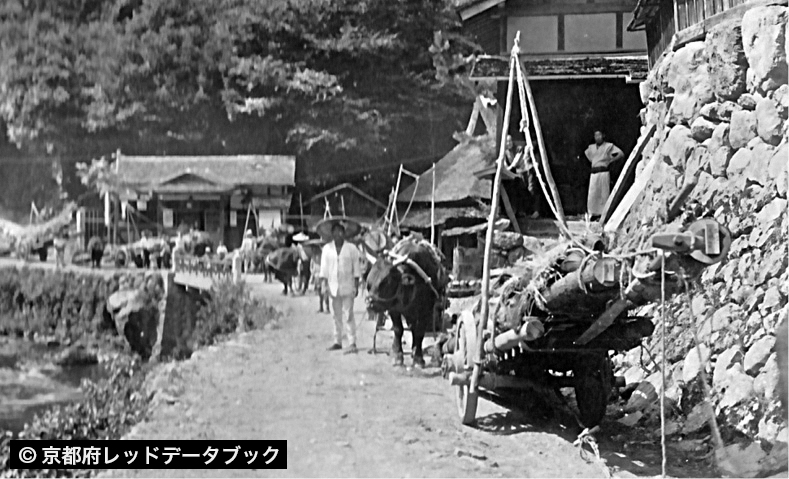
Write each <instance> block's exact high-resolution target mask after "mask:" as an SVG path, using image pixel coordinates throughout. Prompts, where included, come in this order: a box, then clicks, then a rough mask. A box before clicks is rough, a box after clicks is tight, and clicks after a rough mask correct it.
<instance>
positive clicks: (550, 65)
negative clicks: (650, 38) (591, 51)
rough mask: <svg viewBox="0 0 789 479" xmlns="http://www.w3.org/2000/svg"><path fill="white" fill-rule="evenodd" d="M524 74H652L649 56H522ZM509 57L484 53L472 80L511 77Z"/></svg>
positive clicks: (631, 76)
mask: <svg viewBox="0 0 789 479" xmlns="http://www.w3.org/2000/svg"><path fill="white" fill-rule="evenodd" d="M521 63H522V64H523V69H524V73H526V75H529V76H534V77H552V76H556V77H567V76H576V77H578V78H583V77H584V76H595V75H621V76H623V77H627V78H629V79H631V80H643V79H645V78H646V77H647V74H648V73H649V60H648V58H647V55H646V54H644V55H630V56H603V57H584V58H581V57H564V58H527V59H522V60H521ZM509 68H510V64H509V58H506V57H501V56H490V55H483V56H480V57H478V58H477V61H476V62H475V64H474V67H473V68H472V70H471V75H469V76H470V77H471V78H472V79H482V78H496V79H504V80H506V79H507V78H509Z"/></svg>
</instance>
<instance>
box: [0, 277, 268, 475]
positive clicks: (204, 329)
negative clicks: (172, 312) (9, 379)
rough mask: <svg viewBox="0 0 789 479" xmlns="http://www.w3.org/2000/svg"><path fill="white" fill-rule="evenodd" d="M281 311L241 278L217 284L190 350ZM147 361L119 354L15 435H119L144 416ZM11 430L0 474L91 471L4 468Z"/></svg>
mask: <svg viewBox="0 0 789 479" xmlns="http://www.w3.org/2000/svg"><path fill="white" fill-rule="evenodd" d="M280 317H281V314H280V313H279V312H278V311H277V310H276V309H275V308H273V307H271V306H268V305H267V304H266V303H265V302H263V301H261V300H259V299H255V298H253V297H252V296H251V294H250V291H249V289H248V288H247V287H246V286H245V285H244V284H243V283H242V284H237V285H234V284H232V283H230V282H224V283H220V284H217V285H216V287H215V288H214V289H213V290H212V294H211V295H210V299H209V300H208V301H207V302H206V303H205V304H204V305H202V306H201V308H200V310H199V311H198V315H197V323H196V327H195V329H194V332H193V334H192V338H191V339H192V341H191V342H192V344H193V345H194V348H193V350H195V349H197V348H199V347H201V346H205V345H210V344H214V343H216V342H217V341H221V340H222V339H224V338H226V337H227V336H228V335H230V334H232V333H234V332H236V331H238V330H239V329H243V330H251V329H257V328H262V327H263V326H264V325H265V324H267V323H268V322H270V321H273V320H277V319H279V318H280ZM151 367H152V365H151V364H150V363H143V362H141V361H140V360H139V359H138V358H135V357H131V356H128V355H119V356H118V357H116V358H115V359H114V360H112V361H111V363H110V375H109V377H108V378H106V379H104V380H101V381H99V382H90V381H85V382H83V385H82V388H83V389H84V391H85V396H86V398H85V399H84V400H83V401H81V402H78V403H74V404H69V405H65V406H55V407H53V408H51V409H49V410H48V411H46V412H45V413H43V414H40V415H38V416H36V418H35V419H34V421H33V422H32V423H31V424H28V425H26V427H25V429H24V430H23V431H22V432H21V433H20V434H19V437H20V438H24V439H74V440H81V439H90V440H101V439H120V438H121V437H123V436H124V435H125V434H126V433H127V432H128V431H129V430H130V429H131V427H133V426H134V425H135V424H137V423H139V422H140V421H142V420H144V419H145V417H146V415H147V412H148V408H149V405H150V402H151V400H152V398H153V396H152V395H150V394H147V393H146V392H145V391H146V388H145V387H144V384H145V381H146V378H147V376H148V373H149V372H150V371H151ZM10 439H11V437H10V435H8V434H6V435H4V436H3V437H2V438H0V477H88V476H92V475H94V474H95V473H97V472H98V471H90V470H76V469H72V470H64V469H47V470H13V469H9V468H8V460H9V457H8V453H9V442H8V441H9V440H10Z"/></svg>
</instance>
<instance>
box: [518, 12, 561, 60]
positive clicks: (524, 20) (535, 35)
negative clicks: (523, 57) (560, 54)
mask: <svg viewBox="0 0 789 479" xmlns="http://www.w3.org/2000/svg"><path fill="white" fill-rule="evenodd" d="M519 30H520V32H521V42H520V47H521V52H522V53H549V52H555V51H558V49H559V21H558V19H557V17H556V15H544V16H535V17H509V18H507V53H509V51H510V50H511V49H512V43H513V40H514V39H515V34H516V33H517V32H518V31H519Z"/></svg>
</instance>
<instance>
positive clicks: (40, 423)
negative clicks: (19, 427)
mask: <svg viewBox="0 0 789 479" xmlns="http://www.w3.org/2000/svg"><path fill="white" fill-rule="evenodd" d="M149 370H150V367H149V366H148V365H146V364H142V363H141V362H140V361H139V360H137V359H133V358H130V357H127V356H119V357H117V358H115V359H114V360H113V361H112V362H111V363H110V364H109V377H108V378H107V379H105V380H102V381H100V382H92V381H90V380H87V379H86V380H84V381H83V383H82V389H83V391H84V392H85V396H86V397H85V399H84V400H83V401H80V402H78V403H75V404H68V405H61V406H55V407H53V408H51V409H49V410H47V411H46V412H44V413H43V414H39V415H37V416H36V417H35V419H34V420H33V422H32V423H31V424H27V425H26V427H25V429H24V431H22V432H20V433H19V438H20V439H41V440H48V439H57V440H113V439H120V438H121V437H122V436H123V435H124V434H126V433H127V432H128V431H129V429H130V428H131V427H132V426H133V425H135V424H137V423H138V422H140V421H141V420H143V419H144V418H145V415H146V413H147V406H148V403H149V402H150V399H151V398H150V397H149V396H147V395H146V394H144V393H143V391H144V389H143V382H144V380H145V376H146V373H147V372H148V371H149ZM10 439H11V435H10V434H9V433H6V434H5V435H4V436H0V466H1V467H0V476H1V477H90V476H92V475H94V474H95V473H97V472H99V471H90V470H79V469H70V470H69V469H45V470H33V469H9V467H8V466H9V448H10V443H9V440H10Z"/></svg>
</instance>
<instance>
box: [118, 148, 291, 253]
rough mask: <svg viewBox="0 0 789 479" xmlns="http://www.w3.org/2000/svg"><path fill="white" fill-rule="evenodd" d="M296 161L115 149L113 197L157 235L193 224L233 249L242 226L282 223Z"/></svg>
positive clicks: (263, 157) (241, 236)
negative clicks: (133, 153) (135, 153)
mask: <svg viewBox="0 0 789 479" xmlns="http://www.w3.org/2000/svg"><path fill="white" fill-rule="evenodd" d="M295 166H296V159H295V157H293V156H271V155H247V156H126V155H121V154H118V155H117V160H116V162H115V169H116V173H117V176H118V180H119V183H120V185H119V191H117V196H118V198H119V199H120V201H121V202H122V203H126V204H127V205H131V208H132V210H133V211H134V212H135V215H136V216H138V217H141V218H144V220H147V221H144V222H146V223H147V224H150V225H154V226H155V229H156V231H157V232H158V233H160V234H161V233H165V234H173V233H174V232H175V231H176V230H177V229H178V228H182V229H188V228H194V229H196V230H200V231H205V232H207V233H209V234H210V235H211V236H212V238H213V240H214V241H215V242H218V241H219V240H222V241H224V242H225V244H226V245H227V246H228V248H235V247H238V246H239V245H240V244H241V240H242V238H243V234H244V228H246V229H251V230H252V231H253V232H255V233H256V232H257V231H259V230H261V229H269V228H273V227H277V226H279V225H280V224H281V223H283V222H284V219H285V214H286V213H287V211H288V209H289V208H290V203H291V197H292V193H293V187H294V178H295ZM127 208H128V207H124V210H126V209H127Z"/></svg>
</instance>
